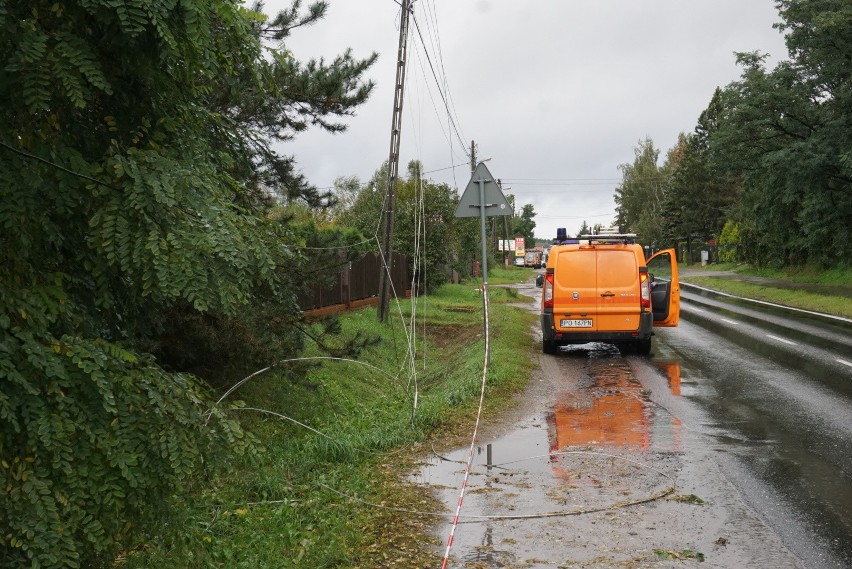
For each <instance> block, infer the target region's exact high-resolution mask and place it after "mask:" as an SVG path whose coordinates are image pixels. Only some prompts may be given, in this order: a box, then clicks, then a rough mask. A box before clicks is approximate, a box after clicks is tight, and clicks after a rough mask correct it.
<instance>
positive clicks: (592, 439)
mask: <svg viewBox="0 0 852 569" xmlns="http://www.w3.org/2000/svg"><path fill="white" fill-rule="evenodd" d="M521 292H522V293H524V294H527V295H530V296H531V297H535V296H537V294H538V290H537V289H535V288H534V287H531V286H527V285H525V286H524V287H522V288H521ZM682 299H683V302H682V313H681V314H682V316H681V324H680V326H679V327H678V328H675V329H663V330H660V331H658V333H657V335H656V336H655V339H654V348H653V354H652V356H651V357H649V358H643V357H636V356H628V357H624V356H621V354H619V353H618V351H617V350H615V349H614V348H612V347H611V346H607V345H604V344H590V345H586V346H581V347H577V348H572V349H567V350H565V351H563V352H562V353H560V354H559V355H557V356H546V355H540V356H537V357H538V359H539V362H540V364H541V370H540V373H539V375H538V377H537V378H536V379H535V380H534V383H533V385H532V386H531V387H530V388H529V389H528V390H527V392H526V393H524V394H523V396H522V397H521V398H520V399H519V406H518V409H516V410H515V414H514V416H512V417H503V418H496V420H495V421H491V422H489V421H487V420H486V422H485V424H484V425H483V429H482V432H481V434H480V436H479V438H478V441H479V443H480V444H479V446H478V447H477V456H476V458H475V460H474V466H473V470H472V475H471V480H470V483H469V484H470V487H469V494H468V496H467V497H466V498H465V503H464V513H463V516H464V515H465V514H466V515H467V516H469V517H467V518H464V517H463V525H462V526H461V527H460V531H459V534H458V536H457V538H456V542H455V545H454V553H453V564H451V566H457V567H476V568H491V567H590V568H591V567H595V568H601V569H604V568H607V569H608V568H610V567H681V566H683V564H684V563H685V562H694V559H693V558H690V557H688V554H689V553H690V552H701V557H702V560H704V561H705V564H704V565H703V566H705V567H720V568H739V567H759V568H776V567H803V568H806V569H823V568H831V569H835V568H847V567H852V323H850V322H848V321H842V320H838V319H826V318H822V317H819V316H815V315H812V314H806V313H796V312H791V311H786V310H779V309H775V308H771V307H769V306H766V305H763V304H755V303H748V302H740V301H736V300H734V299H729V298H725V297H721V296H718V295H710V294H706V293H702V292H701V291H698V290H687V289H686V288H684V290H683V291H682ZM528 308H529V309H530V310H534V311H537V302H536V301H534V300H533V301H532V302H531V303H530V304H529V306H528ZM488 445H491V446H492V452H493V457H492V460H491V463H490V464H493V465H496V466H494V467H493V468H488V466H487V465H488V464H489V462H488V459H487V456H486V452H487V451H486V449H487V446H488ZM466 456H467V448H461V449H446V450H445V451H443V452H442V458H439V457H437V456H433V457H431V458H430V459H429V460H428V462H427V464H426V465H425V467H424V469H423V471H422V472H421V473H420V474H419V475H418V476H417V480H418V481H419V482H421V483H424V484H427V485H430V486H432V488H433V490H434V491H435V492H436V493H437V494H438V495H439V497H440V498H441V499H442V500H443V501H445V502H446V504H447V506H448V509H453V507H454V505H455V502H456V500H457V497H458V482H459V481H460V480H461V476H462V474H463V467H462V464H463V463H464V461H465V459H466ZM669 490H671V491H672V493H671V494H665V495H664V493H665V492H667V491H669ZM690 497H698V498H700V499H701V500H702V501H703V504H702V505H700V506H696V505H695V504H694V503H690V500H689V499H690ZM684 498H686V499H685V500H684ZM645 500H649V501H647V502H644V501H645ZM632 502H637V504H636V505H627V506H624V504H630V503H632ZM578 512H579V515H574V514H575V513H578ZM542 513H546V514H548V515H547V516H541V515H540V514H542ZM549 514H555V515H554V516H552V517H551V516H550V515H549ZM476 516H483V517H482V518H476ZM488 516H492V517H493V518H489V517H488ZM503 516H507V517H512V516H518V517H519V518H520V519H500V518H501V517H503ZM437 532H438V534H437V537H438V538H445V535H444V534H445V532H446V526H440V527H438V528H437ZM666 553H669V554H671V553H674V554H675V555H677V556H676V557H666Z"/></svg>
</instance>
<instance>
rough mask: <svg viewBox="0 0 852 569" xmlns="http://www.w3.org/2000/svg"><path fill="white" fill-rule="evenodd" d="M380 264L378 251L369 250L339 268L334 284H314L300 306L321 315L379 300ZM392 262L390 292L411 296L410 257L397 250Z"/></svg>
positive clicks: (310, 312)
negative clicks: (319, 285) (322, 285)
mask: <svg viewBox="0 0 852 569" xmlns="http://www.w3.org/2000/svg"><path fill="white" fill-rule="evenodd" d="M380 264H381V260H380V258H379V255H378V254H377V253H367V254H366V255H365V256H364V257H362V258H361V259H359V260H357V261H353V262H351V263H349V264H348V265H347V266H346V268H344V269H343V270H341V271H339V272H338V273H337V275H336V277H335V279H334V282H333V283H332V284H331V285H329V286H326V287H315V288H314V289H313V290H312V291H311V292H309V293H306V294H302V295H300V296H299V307H300V308H301V309H302V310H303V311H304V312H305V313H306V314H308V315H320V314H325V313H329V312H337V311H343V310H349V309H351V308H356V307H359V306H363V305H365V304H377V303H378V300H379V266H380ZM391 266H392V268H391V282H392V283H393V287H392V290H391V295H394V291H395V292H396V294H395V296H400V297H407V296H409V295H410V291H409V288H410V286H411V283H410V282H409V277H408V257H407V256H406V255H403V254H400V253H394V255H393V263H392V264H391Z"/></svg>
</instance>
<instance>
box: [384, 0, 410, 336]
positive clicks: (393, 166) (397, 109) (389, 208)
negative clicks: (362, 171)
mask: <svg viewBox="0 0 852 569" xmlns="http://www.w3.org/2000/svg"><path fill="white" fill-rule="evenodd" d="M413 1H414V0H402V11H401V12H400V14H399V50H398V52H397V60H396V90H395V92H394V99H393V119H392V121H391V142H390V156H389V158H388V182H387V193H386V194H385V210H384V212H383V213H384V219H383V222H382V256H383V257H384V260H385V263H384V264H383V265H382V267H380V269H379V307H378V313H377V316H378V319H379V322H385V321H387V319H388V307H389V306H390V291H391V274H392V273H391V270H392V269H393V229H394V228H393V225H394V216H395V211H394V210H395V209H396V180H397V176H398V174H399V138H400V132H401V131H402V100H403V95H404V92H405V59H406V53H407V51H408V16H409V15H410V13H411V4H412V2H413Z"/></svg>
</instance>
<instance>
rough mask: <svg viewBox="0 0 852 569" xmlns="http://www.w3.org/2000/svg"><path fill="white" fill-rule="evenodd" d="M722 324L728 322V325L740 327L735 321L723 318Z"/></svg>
mask: <svg viewBox="0 0 852 569" xmlns="http://www.w3.org/2000/svg"><path fill="white" fill-rule="evenodd" d="M722 322H727V323H728V324H733V325H734V326H739V322H734V321H733V320H728V319H727V318H722Z"/></svg>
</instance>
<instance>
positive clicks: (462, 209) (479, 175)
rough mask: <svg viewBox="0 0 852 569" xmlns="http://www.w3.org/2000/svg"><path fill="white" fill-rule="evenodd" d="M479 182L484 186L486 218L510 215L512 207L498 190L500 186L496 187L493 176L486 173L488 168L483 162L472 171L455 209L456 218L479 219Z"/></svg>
mask: <svg viewBox="0 0 852 569" xmlns="http://www.w3.org/2000/svg"><path fill="white" fill-rule="evenodd" d="M480 182H482V183H483V184H484V186H485V187H484V190H485V215H486V217H490V216H497V215H512V207H511V206H510V205H509V202H507V201H506V198H505V197H504V196H503V192H502V191H501V190H500V186H498V185H497V181H496V180H495V179H494V176H492V175H491V172H489V171H488V167H487V166H485V162H480V163H479V165H478V166H477V167H476V170H474V172H473V176H471V177H470V182H468V183H467V187H466V188H465V190H464V193H463V194H462V197H461V201H460V202H459V205H458V207H457V208H456V217H479V210H480V205H481V203H480V200H479V185H480Z"/></svg>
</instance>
